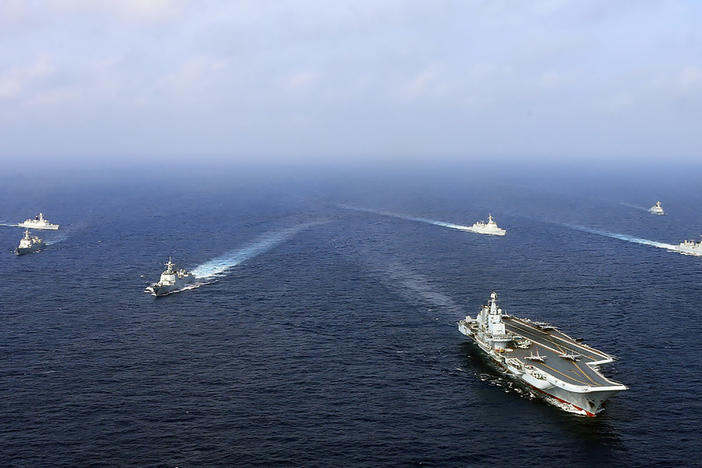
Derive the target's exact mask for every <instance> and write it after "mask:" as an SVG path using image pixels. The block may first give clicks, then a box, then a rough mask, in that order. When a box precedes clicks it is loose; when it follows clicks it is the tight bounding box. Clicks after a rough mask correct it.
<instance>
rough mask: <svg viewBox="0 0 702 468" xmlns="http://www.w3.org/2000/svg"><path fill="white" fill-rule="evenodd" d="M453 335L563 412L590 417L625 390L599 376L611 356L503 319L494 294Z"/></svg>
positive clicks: (536, 325) (535, 325)
mask: <svg viewBox="0 0 702 468" xmlns="http://www.w3.org/2000/svg"><path fill="white" fill-rule="evenodd" d="M458 330H459V331H460V332H461V333H463V334H464V335H466V336H468V337H470V338H472V340H473V341H474V343H475V344H476V345H477V347H478V348H479V349H480V350H481V351H482V352H483V353H484V354H485V355H486V357H487V358H488V359H489V360H490V361H492V362H494V363H496V364H497V365H498V366H499V367H500V368H501V369H502V370H503V371H504V372H506V373H507V374H508V375H510V376H511V377H512V378H514V379H515V380H516V381H518V382H520V383H523V384H525V385H527V386H528V387H530V388H531V389H533V390H535V391H536V394H537V395H538V396H541V397H542V398H544V399H545V400H546V401H547V402H549V403H551V404H553V405H555V406H558V407H559V408H561V409H564V410H566V411H569V412H572V413H576V414H579V415H583V416H595V415H596V414H597V413H599V412H600V411H602V410H603V403H604V402H605V401H606V400H607V399H608V398H610V397H612V396H614V395H616V394H617V393H619V392H621V391H623V390H626V389H627V387H626V386H625V385H622V384H620V383H616V382H613V381H611V380H609V379H608V378H606V377H605V376H603V375H602V374H601V373H600V371H599V366H600V365H601V364H607V363H610V362H612V361H613V360H614V358H613V357H612V356H610V355H608V354H606V353H603V352H602V351H598V350H596V349H594V348H591V347H589V346H587V345H585V344H583V343H581V342H580V340H576V339H573V338H571V337H570V336H568V335H566V334H565V333H563V332H561V331H559V330H558V329H557V328H556V327H555V326H553V325H550V324H548V323H544V322H532V321H531V320H529V319H521V318H516V317H512V316H510V315H507V314H504V313H503V312H502V309H501V308H499V307H498V306H497V293H495V292H493V293H492V294H491V295H490V301H489V303H488V304H487V305H484V306H483V307H482V309H481V310H480V313H479V314H478V315H477V316H476V317H475V318H471V317H470V316H467V317H466V318H465V319H464V320H460V321H459V322H458Z"/></svg>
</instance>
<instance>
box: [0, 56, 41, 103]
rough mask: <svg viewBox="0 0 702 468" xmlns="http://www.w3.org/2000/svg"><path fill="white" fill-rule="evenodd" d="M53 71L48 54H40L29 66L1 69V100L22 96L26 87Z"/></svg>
mask: <svg viewBox="0 0 702 468" xmlns="http://www.w3.org/2000/svg"><path fill="white" fill-rule="evenodd" d="M53 72H54V68H53V67H52V66H51V64H50V63H49V60H48V59H47V57H46V56H39V57H38V58H37V59H36V60H35V61H34V63H32V64H31V65H28V66H24V67H13V68H10V69H8V70H5V71H1V70H0V100H3V99H16V98H19V97H21V95H22V93H23V92H24V91H25V90H26V89H28V88H29V87H31V86H32V85H33V84H35V83H36V82H38V81H40V80H42V79H43V78H46V77H47V76H49V75H51V74H52V73H53Z"/></svg>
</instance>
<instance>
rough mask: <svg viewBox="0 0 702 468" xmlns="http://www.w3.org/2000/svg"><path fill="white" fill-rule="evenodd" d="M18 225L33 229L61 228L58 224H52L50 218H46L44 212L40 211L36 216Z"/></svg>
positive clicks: (54, 229)
mask: <svg viewBox="0 0 702 468" xmlns="http://www.w3.org/2000/svg"><path fill="white" fill-rule="evenodd" d="M17 226H18V227H23V228H32V229H51V230H53V231H56V230H58V228H59V225H58V224H51V223H50V222H49V220H48V219H46V218H44V213H39V214H38V215H36V216H35V217H34V218H27V219H25V220H24V221H22V222H21V223H19V224H18V225H17Z"/></svg>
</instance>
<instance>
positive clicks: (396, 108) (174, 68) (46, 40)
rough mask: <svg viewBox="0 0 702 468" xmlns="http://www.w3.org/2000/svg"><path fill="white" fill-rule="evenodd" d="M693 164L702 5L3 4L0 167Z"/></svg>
mask: <svg viewBox="0 0 702 468" xmlns="http://www.w3.org/2000/svg"><path fill="white" fill-rule="evenodd" d="M22 157H26V158H28V159H34V160H36V159H37V158H39V159H41V158H46V159H53V160H62V159H66V160H70V159H74V160H92V159H96V158H102V159H107V160H117V161H120V160H130V159H135V158H144V159H146V160H160V159H166V158H170V157H173V158H175V159H178V160H187V159H190V158H198V159H202V160H217V159H227V160H232V161H238V160H241V161H258V160H262V161H265V160H267V161H299V160H303V161H304V160H309V161H332V162H333V161H337V160H338V161H348V160H360V161H363V160H369V159H374V158H379V159H382V160H385V161H398V162H403V161H414V160H419V161H424V160H426V161H431V160H471V159H484V158H489V157H501V158H511V157H514V158H545V159H569V158H576V159H587V158H593V159H600V160H601V159H604V158H608V157H614V158H618V159H620V160H627V159H631V160H648V159H659V160H678V161H699V160H700V159H702V2H698V1H693V0H690V1H665V0H660V1H646V0H639V1H624V0H617V1H612V0H606V1H597V0H587V1H583V0H573V1H570V0H544V1H521V0H514V1H501V0H463V1H442V0H421V1H412V0H406V1H396V0H368V1H366V0H334V1H326V0H317V1H311V0H296V1H285V0H278V1H274V0H251V1H239V0H232V1H187V0H152V1H147V0H45V1H38V0H36V1H35V0H26V1H22V0H0V160H4V159H8V160H10V159H12V160H17V159H18V158H22Z"/></svg>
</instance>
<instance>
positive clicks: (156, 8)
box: [48, 0, 187, 21]
mask: <svg viewBox="0 0 702 468" xmlns="http://www.w3.org/2000/svg"><path fill="white" fill-rule="evenodd" d="M186 4H187V1H186V0H99V1H96V0H49V2H48V5H49V7H50V8H51V9H53V10H55V11H63V12H69V13H76V12H78V13H80V12H85V13H103V14H107V15H111V16H116V17H118V18H121V19H124V20H131V21H162V20H166V19H169V18H172V17H173V16H174V15H177V14H178V13H180V12H182V11H183V9H184V7H185V5H186Z"/></svg>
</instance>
